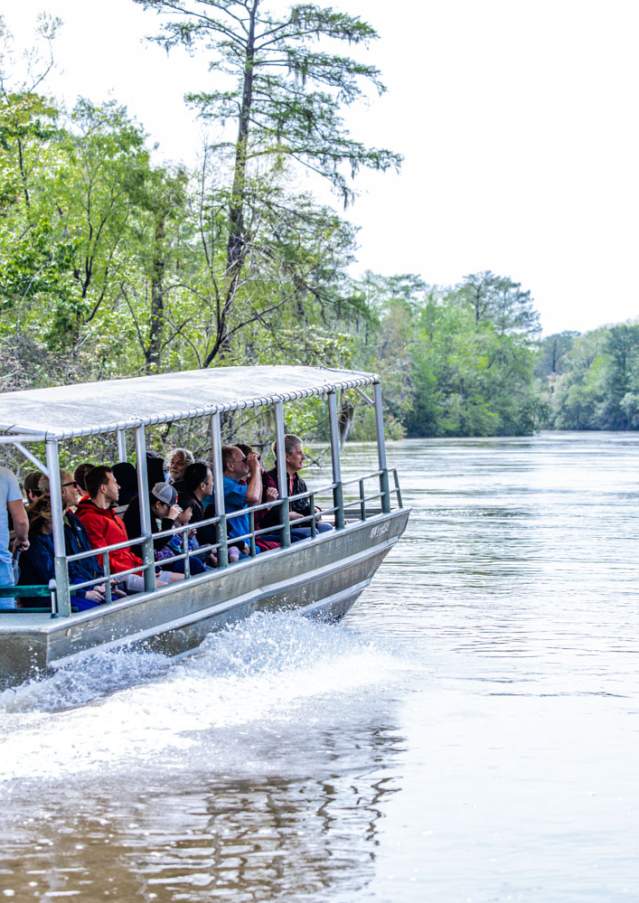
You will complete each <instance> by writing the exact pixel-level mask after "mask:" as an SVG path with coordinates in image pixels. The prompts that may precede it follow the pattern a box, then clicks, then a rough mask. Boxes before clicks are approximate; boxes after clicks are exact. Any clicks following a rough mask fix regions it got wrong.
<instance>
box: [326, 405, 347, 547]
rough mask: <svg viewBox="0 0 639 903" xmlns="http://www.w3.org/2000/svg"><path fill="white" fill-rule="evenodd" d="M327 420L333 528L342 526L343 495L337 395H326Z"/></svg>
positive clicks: (339, 528)
mask: <svg viewBox="0 0 639 903" xmlns="http://www.w3.org/2000/svg"><path fill="white" fill-rule="evenodd" d="M328 419H329V423H330V428H331V464H332V467H333V507H334V508H335V528H336V529H337V530H341V529H342V527H343V526H344V493H343V490H342V463H341V461H340V455H339V452H340V447H339V423H338V422H337V395H336V394H335V392H329V393H328Z"/></svg>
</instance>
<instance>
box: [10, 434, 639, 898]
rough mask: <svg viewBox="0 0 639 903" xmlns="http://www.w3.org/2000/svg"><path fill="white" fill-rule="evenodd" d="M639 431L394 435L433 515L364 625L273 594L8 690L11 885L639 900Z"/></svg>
mask: <svg viewBox="0 0 639 903" xmlns="http://www.w3.org/2000/svg"><path fill="white" fill-rule="evenodd" d="M638 452H639V436H633V435H632V434H618V433H617V434H614V433H607V434H606V433H602V434H576V433H558V434H557V433H555V434H550V433H546V434H541V435H539V436H536V437H534V438H531V439H485V440H450V441H447V440H421V441H417V440H415V441H405V442H400V443H391V444H390V445H389V458H390V460H391V463H393V464H395V465H396V466H397V467H398V469H399V472H400V477H401V481H402V485H403V487H404V495H405V501H406V502H407V503H408V504H410V505H411V506H412V507H413V509H414V510H413V514H412V517H411V520H410V523H409V527H408V531H407V533H406V535H405V537H404V539H403V540H402V542H401V543H400V544H399V545H398V546H397V547H396V548H395V549H394V550H393V552H392V553H391V555H390V556H389V557H388V559H387V560H386V562H385V563H384V565H383V567H382V569H381V570H380V572H379V573H378V575H377V577H376V578H375V581H374V583H373V584H372V586H371V587H370V588H369V589H368V590H367V591H366V593H365V594H364V595H363V596H362V597H361V598H360V600H359V602H358V603H357V605H356V606H355V608H354V609H353V610H352V612H351V613H350V614H349V616H348V617H347V618H346V619H345V621H344V622H343V623H342V624H340V625H337V626H330V625H322V624H316V623H311V622H307V621H305V620H303V619H301V618H299V617H295V616H293V615H288V614H281V615H272V616H268V615H257V616H254V617H253V618H251V619H250V620H249V621H246V622H244V623H242V624H240V625H239V626H236V627H235V628H234V629H232V630H229V631H226V632H224V633H222V634H219V635H216V636H212V637H210V638H209V639H208V640H207V642H206V643H205V644H204V645H203V646H202V647H201V648H200V649H199V650H198V651H197V652H196V653H194V654H192V655H191V656H189V657H186V658H183V659H181V660H180V661H175V660H168V659H166V658H164V657H162V656H159V655H151V654H143V653H119V654H116V655H114V654H103V655H98V656H96V657H95V658H94V659H93V660H92V661H91V662H90V663H89V664H88V665H84V666H83V667H82V668H81V669H80V668H76V669H69V670H66V671H64V672H59V673H58V674H57V675H56V676H55V677H53V678H51V679H49V680H47V681H44V682H42V683H40V684H36V685H30V686H23V687H21V688H19V689H18V690H17V691H5V692H4V693H1V694H0V746H1V749H0V763H1V764H0V793H1V797H0V798H1V800H2V808H1V812H0V827H1V832H2V845H1V846H0V893H1V894H2V895H3V896H4V897H6V898H10V897H13V898H15V899H16V900H20V901H22V900H40V901H46V900H53V899H56V898H59V897H60V898H67V897H68V898H70V899H72V900H75V901H78V903H94V901H99V900H109V899H111V900H117V901H129V900H144V901H209V900H233V901H234V903H235V901H237V903H240V901H267V900H268V901H271V900H285V901H287V903H288V901H295V900H304V901H320V900H321V901H344V903H350V901H359V900H362V901H384V903H396V901H402V903H403V901H408V903H413V901H414V903H417V901H419V903H422V901H436V903H449V901H450V903H466V901H472V903H495V901H500V903H501V901H518V903H524V901H526V903H528V901H544V903H550V901H552V903H567V901H570V903H573V901H595V900H596V901H605V903H611V901H622V900H623V901H630V900H632V901H636V900H637V899H639V778H638V777H637V772H636V762H635V759H634V756H635V755H636V754H637V748H638V746H639V697H638V691H639V676H638V665H639V657H638V652H639V640H638V637H639V598H638V591H637V580H636V567H637V564H636V562H637V528H638V526H639V470H638V468H637V460H638ZM362 461H364V462H366V463H368V464H370V466H371V469H372V468H373V467H374V466H375V460H374V450H373V449H372V448H371V447H370V446H363V445H362V446H355V445H352V446H349V448H348V450H347V452H346V454H345V464H344V471H345V477H346V476H350V475H351V474H352V475H354V474H355V463H356V462H357V464H358V469H359V468H360V467H361V462H362Z"/></svg>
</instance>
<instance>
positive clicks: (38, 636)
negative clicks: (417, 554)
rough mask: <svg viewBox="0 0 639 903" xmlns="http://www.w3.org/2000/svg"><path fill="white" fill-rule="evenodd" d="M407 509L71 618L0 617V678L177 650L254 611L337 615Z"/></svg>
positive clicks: (7, 682) (371, 570)
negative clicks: (106, 656) (88, 659)
mask: <svg viewBox="0 0 639 903" xmlns="http://www.w3.org/2000/svg"><path fill="white" fill-rule="evenodd" d="M408 515H409V509H407V508H401V509H399V510H397V511H392V512H390V513H388V514H379V515H376V516H374V517H371V518H369V519H368V520H366V521H364V522H361V523H360V522H355V523H349V524H347V526H346V527H345V528H344V529H343V530H338V531H334V532H330V533H323V534H321V535H319V536H317V537H316V538H315V539H312V540H305V541H303V542H299V543H295V544H294V545H292V546H291V547H290V548H288V549H282V550H277V551H273V552H267V553H264V554H261V555H258V556H257V558H255V559H252V560H249V561H243V562H239V563H237V564H234V565H232V566H230V567H229V568H226V569H224V570H217V571H212V572H210V573H207V574H203V575H201V576H199V577H194V578H192V579H190V580H188V581H184V582H183V583H174V584H172V585H170V586H168V587H165V588H163V589H160V590H158V591H156V592H155V593H153V594H144V595H138V596H131V597H129V598H127V599H126V600H124V601H120V602H114V603H112V604H111V605H108V606H103V607H100V608H95V609H91V610H90V611H87V612H83V613H82V614H77V615H73V616H72V617H70V618H60V617H57V618H52V617H50V616H48V615H46V614H30V613H16V614H6V613H0V644H1V645H0V684H2V685H3V686H11V685H16V684H18V683H21V682H22V681H24V680H27V679H29V678H34V677H39V676H43V675H45V674H47V673H48V672H50V671H51V670H52V669H55V668H59V667H63V666H64V665H65V664H66V663H70V662H72V661H77V660H78V659H79V658H81V657H83V656H87V655H90V654H91V653H93V652H95V651H96V650H98V649H109V648H113V647H122V646H126V645H131V644H136V645H138V644H144V645H145V646H146V647H148V648H151V649H153V650H155V651H160V652H163V653H167V654H178V653H181V652H184V651H186V650H188V649H191V648H193V647H195V646H197V645H198V644H199V643H200V642H201V641H202V639H203V638H204V637H205V636H206V634H207V633H209V632H211V631H212V630H219V629H221V628H223V627H225V626H227V625H228V624H231V623H233V622H235V621H239V620H242V619H244V618H247V617H249V616H250V615H251V614H252V613H253V612H255V611H283V610H289V611H290V610H298V611H300V612H301V613H302V614H305V615H309V616H314V617H319V618H322V619H326V620H338V619H339V618H341V617H343V616H344V615H345V614H346V612H347V611H348V610H349V609H350V608H351V606H352V605H353V603H354V602H355V600H356V599H357V597H358V596H359V594H360V593H361V592H362V590H364V589H365V588H366V586H368V584H369V583H370V581H371V579H372V578H373V575H374V574H375V571H376V570H377V568H378V567H379V566H380V564H381V563H382V561H383V560H384V558H385V556H386V555H387V553H388V552H389V551H390V549H391V548H392V547H393V545H394V544H395V543H396V542H397V540H398V539H399V538H400V536H401V535H402V533H403V532H404V529H405V527H406V523H407V520H408Z"/></svg>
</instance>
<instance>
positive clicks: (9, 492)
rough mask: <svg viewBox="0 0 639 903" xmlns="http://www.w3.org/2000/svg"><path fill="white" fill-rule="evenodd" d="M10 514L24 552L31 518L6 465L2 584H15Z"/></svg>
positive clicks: (0, 518) (7, 601)
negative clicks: (10, 546) (10, 538)
mask: <svg viewBox="0 0 639 903" xmlns="http://www.w3.org/2000/svg"><path fill="white" fill-rule="evenodd" d="M260 487H261V483H260ZM260 492H261V489H260ZM9 514H10V515H11V520H12V522H13V529H14V532H15V536H16V538H15V544H14V547H15V550H16V551H19V552H24V551H26V550H27V549H28V548H29V518H28V517H27V512H26V510H25V507H24V502H23V501H22V493H21V492H20V487H19V485H18V481H17V479H16V477H15V474H14V473H12V472H11V471H10V470H8V468H6V467H0V586H13V585H14V584H15V579H14V573H13V559H12V557H11V550H10V548H9ZM15 607H16V604H15V599H13V597H2V596H0V610H2V609H3V608H4V609H5V610H6V609H8V608H9V609H11V608H15Z"/></svg>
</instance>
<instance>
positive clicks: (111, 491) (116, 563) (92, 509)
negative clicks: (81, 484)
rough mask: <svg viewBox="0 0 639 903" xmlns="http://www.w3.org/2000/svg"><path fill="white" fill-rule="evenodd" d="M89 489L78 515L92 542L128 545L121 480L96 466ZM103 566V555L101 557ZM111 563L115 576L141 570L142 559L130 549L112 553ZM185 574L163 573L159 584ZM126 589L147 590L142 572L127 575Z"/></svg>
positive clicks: (95, 544)
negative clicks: (119, 504)
mask: <svg viewBox="0 0 639 903" xmlns="http://www.w3.org/2000/svg"><path fill="white" fill-rule="evenodd" d="M86 487H87V492H88V494H89V497H88V498H84V499H82V501H81V502H80V503H79V505H78V508H77V511H76V514H77V515H78V517H79V518H80V520H81V521H82V524H83V526H84V529H85V530H86V531H87V535H88V537H89V542H90V543H91V545H92V546H93V548H94V549H102V548H104V546H111V545H115V543H118V542H128V540H129V536H128V534H127V532H126V527H125V526H124V521H123V520H122V518H121V517H118V515H117V514H116V513H115V510H114V505H116V504H117V501H118V498H119V496H120V487H119V485H118V481H117V480H116V479H115V477H114V476H113V471H112V470H111V468H110V467H107V465H106V464H100V465H99V466H98V467H94V468H93V470H90V471H89V472H88V473H87V475H86ZM98 561H99V562H100V564H102V563H103V562H102V555H100V556H98ZM109 564H110V566H111V573H112V574H119V573H121V572H122V571H128V570H130V569H131V568H136V567H140V565H141V564H142V559H141V558H139V557H138V556H137V555H135V554H134V553H133V552H132V551H131V549H130V548H125V549H115V551H113V552H109ZM183 576H184V575H183V574H168V573H165V572H163V571H160V573H159V575H158V579H157V583H158V585H162V584H165V583H169V582H172V581H173V580H175V579H177V580H181V579H183ZM123 580H124V581H125V586H126V588H127V591H128V592H130V593H138V592H141V591H142V590H143V589H144V577H143V576H142V573H141V572H138V573H136V574H127V576H126V577H125V578H123Z"/></svg>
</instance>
